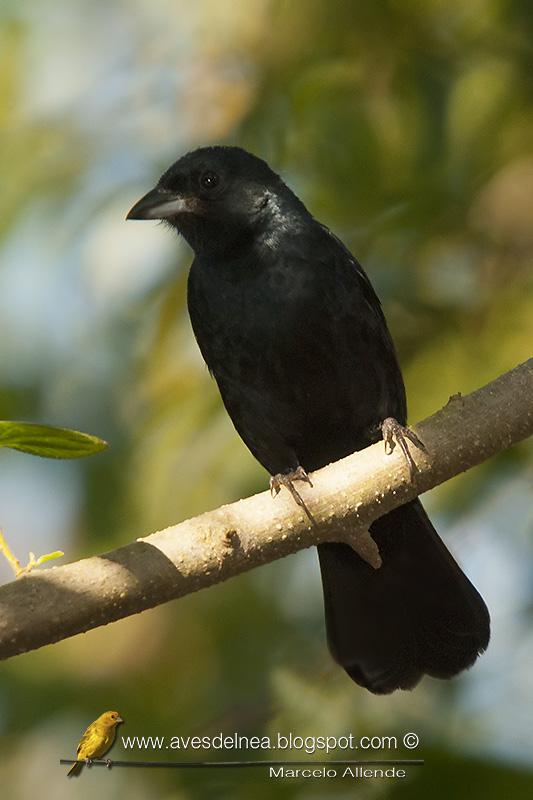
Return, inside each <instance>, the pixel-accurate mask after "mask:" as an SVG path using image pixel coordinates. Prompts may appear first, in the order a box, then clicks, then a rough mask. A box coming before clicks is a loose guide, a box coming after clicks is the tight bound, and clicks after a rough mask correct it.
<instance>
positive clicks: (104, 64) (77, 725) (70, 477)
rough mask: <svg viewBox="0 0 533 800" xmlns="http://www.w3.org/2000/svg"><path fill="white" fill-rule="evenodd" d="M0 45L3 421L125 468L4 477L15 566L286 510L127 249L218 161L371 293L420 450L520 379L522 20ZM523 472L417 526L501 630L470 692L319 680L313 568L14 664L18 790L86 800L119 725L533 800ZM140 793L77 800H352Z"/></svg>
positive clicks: (312, 19) (379, 788) (527, 19)
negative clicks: (447, 556)
mask: <svg viewBox="0 0 533 800" xmlns="http://www.w3.org/2000/svg"><path fill="white" fill-rule="evenodd" d="M0 21H1V22H2V29H1V31H0V159H1V169H2V177H3V186H2V189H3V191H2V193H1V196H0V358H1V363H2V374H1V380H0V412H1V415H2V416H3V417H6V418H7V417H9V418H23V419H42V420H45V421H46V422H47V423H50V424H66V425H68V426H70V427H73V428H79V429H83V430H91V431H95V432H97V433H98V434H99V435H102V436H103V437H104V438H105V439H106V440H107V441H109V442H110V444H111V448H110V449H109V450H108V451H107V452H105V453H103V454H102V455H100V456H99V457H98V458H97V459H89V460H87V461H86V462H83V463H64V464H63V463H61V464H57V465H56V464H48V463H44V464H40V463H36V462H33V461H32V460H30V459H26V460H25V461H24V466H22V465H21V464H22V462H21V461H19V456H18V454H16V453H8V452H6V451H3V452H2V465H1V469H0V507H1V509H2V511H1V514H2V518H3V523H4V524H6V526H7V525H8V526H9V530H10V531H14V530H17V531H20V537H21V539H23V540H24V541H25V543H26V544H27V545H28V547H27V549H30V548H34V549H38V550H39V551H42V550H43V549H44V546H43V542H45V543H46V544H52V546H58V545H61V546H62V548H63V549H64V550H65V552H66V553H67V556H68V557H69V558H72V559H73V558H75V557H78V556H82V555H86V554H93V553H97V552H100V551H102V550H103V549H109V548H112V547H115V546H117V545H118V544H120V543H121V542H125V541H129V540H131V539H133V538H134V537H136V536H141V535H143V534H146V533H147V532H149V531H150V530H151V529H154V528H157V527H163V526H165V525H168V524H170V523H173V522H175V521H177V520H179V519H182V518H184V517H186V516H190V515H193V514H196V513H199V512H201V511H204V510H206V509H208V508H213V507H216V506H218V505H220V504H221V503H223V502H229V501H231V500H233V499H236V498H238V497H240V496H244V495H247V494H249V493H251V492H253V491H258V490H261V489H263V488H265V486H266V484H267V476H266V475H265V474H264V472H263V470H262V469H261V468H260V467H259V466H258V465H257V464H256V463H255V462H254V460H253V459H252V457H251V456H250V454H249V453H248V452H247V450H246V448H245V447H244V445H243V444H242V443H241V442H240V440H239V439H238V437H237V435H236V434H235V432H234V430H233V428H232V426H231V423H230V422H229V420H228V419H227V416H226V414H225V412H224V410H223V409H222V406H221V403H220V400H219V397H218V393H217V390H216V387H215V386H214V385H213V382H212V381H211V380H210V378H209V376H208V373H207V370H206V369H205V367H204V365H203V364H202V361H201V358H200V356H199V354H198V351H197V348H196V345H195V343H194V340H193V337H192V333H191V330H190V325H189V321H188V318H187V314H186V310H185V291H186V280H187V269H188V264H189V262H190V253H189V252H188V251H187V249H186V247H185V246H184V245H183V243H181V242H179V241H177V240H175V239H174V238H173V237H172V236H171V235H170V234H169V233H168V231H165V230H164V229H161V228H160V227H158V226H157V225H153V226H152V225H149V224H146V225H141V224H138V223H137V224H134V223H125V222H124V215H125V213H126V211H127V209H128V208H129V207H130V206H131V205H132V203H133V201H134V200H135V199H137V198H138V197H139V196H140V195H141V193H143V192H144V191H146V189H148V188H149V187H150V186H151V185H153V182H154V180H155V179H156V178H157V177H158V175H159V174H160V172H161V171H162V170H163V169H164V168H165V167H166V166H168V164H169V163H170V162H171V161H173V160H174V159H175V158H176V157H178V156H179V155H180V154H181V153H182V152H183V151H185V150H187V149H189V148H192V147H195V146H197V145H199V144H206V143H211V142H215V141H224V142H228V143H233V144H240V145H243V146H245V147H247V148H249V149H250V150H252V151H254V152H256V153H257V154H259V155H262V156H263V157H265V158H266V159H267V160H268V161H269V162H270V163H271V164H272V165H273V166H274V167H275V168H277V169H278V170H279V171H280V172H282V173H283V175H284V177H285V178H286V180H287V182H288V183H289V184H290V185H291V186H293V187H294V188H295V190H296V191H297V193H298V194H299V195H300V196H301V197H302V198H303V199H304V200H305V202H306V204H307V205H308V207H309V208H310V209H311V210H312V211H313V213H314V214H315V215H316V216H317V217H318V218H319V219H321V220H322V221H323V222H325V223H326V224H328V225H329V226H330V227H331V228H333V229H334V230H335V232H336V233H338V234H339V235H340V236H341V237H342V238H343V239H344V241H345V242H346V243H347V244H348V245H349V246H350V248H351V249H352V250H353V252H354V253H355V254H356V255H357V257H358V258H359V259H360V261H361V262H362V263H363V264H364V266H365V268H366V269H367V271H368V273H369V275H370V276H371V278H372V281H373V283H374V284H375V286H376V288H377V290H378V293H379V295H380V297H381V298H382V301H383V305H384V308H385V312H386V315H387V318H388V320H389V324H390V327H391V330H392V333H393V336H394V339H395V342H396V343H397V347H398V351H399V355H400V360H401V363H402V366H403V368H404V373H405V378H406V383H407V388H408V397H409V405H410V416H411V419H412V420H416V419H420V418H421V417H423V416H425V415H427V414H429V413H431V412H432V411H434V410H435V409H436V408H438V407H439V406H441V405H443V404H444V403H445V402H446V401H447V399H448V397H449V395H450V394H453V393H455V392H457V391H461V392H463V393H466V392H468V391H470V390H472V389H474V388H476V387H478V386H480V385H482V384H484V383H486V382H487V381H488V380H490V379H492V378H494V377H496V376H497V375H498V374H500V373H501V372H503V371H505V370H507V369H509V368H511V367H513V366H515V364H517V363H518V362H520V361H522V360H524V359H525V358H527V357H528V356H530V355H531V342H532V341H533V293H532V291H531V284H532V282H533V277H532V276H533V269H532V267H533V205H532V203H531V200H530V198H531V196H532V193H533V145H532V143H533V84H532V82H531V75H532V74H533V44H532V42H533V8H532V6H531V3H529V2H527V1H526V0H471V2H470V3H467V4H466V3H464V2H460V0H447V2H444V0H425V1H424V2H422V0H380V1H379V2H374V3H368V2H362V0H361V2H357V1H356V0H353V2H343V0H332V1H331V2H325V0H305V1H304V0H291V2H288V0H248V2H245V1H244V0H237V1H236V2H234V3H232V4H228V3H222V2H219V1H218V0H206V2H203V3H197V4H194V5H193V4H190V3H186V2H185V0H174V2H170V0H153V2H151V3H142V2H141V0H128V2H126V0H118V1H117V2H116V3H112V4H109V3H105V2H103V0H96V2H93V3H84V2H82V1H81V0H70V2H67V0H43V2H41V3H39V4H37V3H32V2H31V0H17V2H15V0H11V1H10V0H5V2H4V3H3V4H2V5H1V8H0ZM28 461H30V462H31V466H30V465H27V464H26V462H28ZM530 464H531V448H530V446H528V445H527V444H525V445H522V446H520V447H516V448H514V449H513V450H512V451H510V452H508V453H504V454H501V455H500V456H499V457H498V458H495V459H493V460H492V461H491V462H490V463H488V464H485V465H483V466H482V467H480V468H478V469H476V470H473V471H471V472H469V473H468V474H467V475H465V476H460V477H458V478H456V479H454V480H453V481H450V482H448V483H447V484H446V485H445V486H443V487H441V488H440V489H438V490H436V491H434V492H433V493H431V496H430V497H429V498H428V505H430V506H431V511H432V513H433V515H434V516H436V518H437V525H438V527H439V529H440V530H441V531H442V533H443V535H444V536H445V537H448V538H451V539H452V544H453V545H454V546H455V549H456V550H458V551H459V555H460V557H461V559H462V561H463V562H464V563H465V566H466V569H467V572H468V573H469V574H470V575H472V577H473V580H474V581H475V582H476V584H477V585H478V586H479V588H480V589H481V591H482V593H483V594H484V595H485V596H486V597H487V599H488V601H489V605H490V606H491V610H492V613H493V621H494V625H493V628H494V634H493V642H492V644H491V647H490V648H489V651H488V652H487V654H486V655H485V656H483V658H482V659H481V660H480V662H479V663H478V664H477V665H476V667H475V668H474V669H473V670H472V671H471V672H470V673H469V674H468V675H466V676H463V677H462V678H461V679H458V680H456V681H453V682H451V683H449V684H446V685H441V684H440V683H438V682H436V681H430V680H426V681H424V683H423V685H422V686H421V687H419V688H418V689H417V690H416V691H415V692H414V693H412V694H402V695H394V696H392V697H389V698H375V697H371V696H370V695H367V694H365V693H364V692H363V691H360V690H358V689H357V688H356V687H355V686H354V685H353V684H352V683H351V682H350V681H349V679H348V678H347V677H346V676H345V675H344V674H343V673H342V672H341V670H339V669H337V668H336V667H335V666H334V665H333V664H332V662H331V660H330V657H329V655H328V654H327V652H326V647H325V642H324V632H323V622H322V608H321V598H320V588H319V580H318V573H317V568H316V564H315V557H314V553H312V552H309V553H307V552H306V553H300V554H299V555H298V556H296V557H291V558H289V559H285V560H284V561H283V562H282V563H279V564H274V565H269V566H267V567H264V568H262V569H261V570H256V571H255V572H254V574H251V575H244V576H241V577H239V578H237V579H234V580H232V581H230V582H229V583H228V584H224V585H222V586H218V587H216V588H213V589H211V590H209V591H208V592H204V593H200V594H198V595H195V596H190V597H187V598H184V599H183V600H180V601H179V602H177V603H172V604H170V605H168V606H164V607H162V608H159V609H155V610H153V611H150V612H145V613H143V614H141V615H139V616H136V617H135V618H131V619H128V620H124V621H123V622H120V623H115V624H114V625H112V626H109V627H106V628H102V629H98V630H95V631H92V632H90V633H88V634H86V635H84V636H79V637H76V638H74V639H71V640H67V641H65V642H62V643H59V644H56V645H52V646H50V647H47V648H44V649H42V650H40V651H38V652H35V653H31V654H28V655H25V656H21V657H18V658H16V659H14V660H11V661H9V662H7V663H5V664H4V665H3V666H2V668H1V673H0V726H1V728H0V729H1V731H2V733H3V734H4V739H3V744H4V747H3V759H2V765H1V767H0V780H1V781H2V785H4V786H8V787H9V790H10V796H12V797H13V798H27V797H30V796H33V795H34V794H35V791H36V789H37V791H39V792H40V793H41V795H43V797H48V796H50V797H54V798H61V797H63V796H65V797H66V795H67V791H68V792H69V793H70V794H71V793H72V786H71V785H68V788H67V781H66V779H65V778H64V771H66V770H63V769H62V768H61V769H60V768H59V767H58V766H57V762H58V759H59V758H60V757H68V756H69V755H70V754H71V753H72V752H73V751H74V746H75V743H76V742H77V741H78V739H79V736H80V733H81V732H82V731H83V729H84V728H85V727H86V725H87V724H88V722H90V721H91V720H92V719H94V718H95V716H97V715H98V714H99V713H100V712H101V711H102V710H104V709H105V708H117V709H118V710H119V711H120V713H121V715H122V716H123V717H124V719H125V720H126V723H125V725H124V726H122V729H121V731H120V733H121V734H124V735H126V734H135V733H138V734H144V735H149V734H156V735H162V734H167V735H172V734H180V733H181V734H183V735H187V734H191V735H192V734H202V733H209V732H217V731H218V730H223V731H227V732H233V731H234V730H237V731H239V732H241V733H243V734H246V733H248V734H249V735H252V734H256V735H260V734H261V733H262V732H264V731H269V732H274V731H277V730H280V731H282V732H287V731H289V730H292V731H293V732H295V733H297V734H300V735H305V734H306V733H308V734H315V735H318V734H320V735H322V734H327V733H331V734H341V733H346V732H348V731H352V732H354V733H355V734H358V735H363V734H369V735H374V734H378V735H379V734H382V735H385V734H397V733H398V734H400V733H401V732H402V731H406V730H414V731H416V732H417V733H418V734H419V735H420V737H421V741H422V745H423V746H422V747H421V748H420V750H419V751H417V753H416V755H417V756H418V755H420V756H422V757H425V758H426V766H425V767H423V768H417V770H418V771H417V772H416V773H413V774H411V777H410V779H409V782H408V783H406V784H405V785H400V784H398V783H388V782H387V783H385V782H381V783H379V782H372V783H370V782H369V783H365V784H363V785H361V784H360V785H359V786H358V787H357V789H358V790H359V791H360V792H361V793H362V794H363V793H366V795H368V796H370V797H394V796H396V795H397V796H398V797H402V796H403V795H406V794H407V793H408V794H409V796H410V797H413V798H416V797H426V796H427V794H428V793H431V794H432V795H435V796H437V797H438V796H439V792H440V794H441V795H442V796H452V795H453V796H454V797H455V796H457V797H461V796H463V795H466V792H467V790H468V791H469V792H471V789H470V788H469V787H471V785H475V786H476V787H479V792H478V793H479V794H481V793H483V796H484V797H487V798H491V797H498V798H499V797H500V796H501V795H502V792H504V791H505V793H506V794H507V792H508V793H509V795H510V796H512V797H516V798H520V797H522V796H524V797H525V795H526V792H527V793H528V795H529V794H531V790H532V788H533V777H532V774H531V772H529V771H528V769H529V768H530V766H531V764H530V760H531V750H532V747H533V738H532V734H531V724H530V720H531V704H532V701H533V687H532V684H531V677H530V674H531V669H530V665H531V660H532V658H533V639H532V636H531V633H530V626H531V613H532V609H533V595H532V588H531V587H532V586H533V568H532V567H531V564H532V563H533V560H532V554H533V553H532V550H533V545H532V537H531V511H530V499H529V498H528V491H530V485H528V483H530V481H528V479H527V477H526V479H524V473H525V472H526V471H528V470H530ZM37 498H40V499H37ZM4 520H5V521H4ZM11 520H13V521H11ZM15 523H17V524H15ZM21 546H22V545H21ZM6 577H7V576H6ZM119 738H120V735H119ZM114 755H115V756H116V757H121V756H122V755H124V754H123V752H122V751H121V747H120V743H118V744H117V746H116V748H115V750H114ZM151 755H153V757H154V758H157V757H158V754H157V753H154V754H150V756H151ZM165 755H166V754H165ZM183 755H184V757H186V758H189V757H194V755H196V754H193V755H192V756H191V753H187V754H183ZM233 755H234V754H231V753H225V754H224V756H225V757H228V758H230V757H232V756H233ZM242 755H243V756H244V757H246V755H248V754H242ZM255 755H257V753H256V754H255ZM269 755H271V756H272V757H273V754H269ZM292 755H293V757H297V754H292ZM378 755H379V754H374V753H373V754H372V756H373V757H374V756H375V757H378ZM389 755H390V754H389ZM411 755H412V753H411ZM201 756H204V753H201ZM253 756H254V754H250V757H253ZM128 757H132V758H133V757H149V756H148V754H147V753H144V754H142V755H139V754H137V753H136V754H133V753H129V754H128ZM213 757H220V754H213ZM332 757H339V754H332ZM133 773H134V771H133V770H131V771H129V770H112V771H107V770H106V771H104V770H96V769H94V770H92V771H91V770H86V771H85V774H84V775H83V776H82V778H80V780H79V781H77V783H76V792H77V794H78V795H79V796H80V797H85V796H86V797H89V796H91V797H93V796H94V792H95V791H97V792H99V793H102V792H105V796H106V797H110V798H111V797H117V798H118V797H122V796H124V793H125V792H127V793H128V796H129V797H132V798H133V799H134V800H135V798H136V797H139V798H141V797H142V798H145V797H146V796H152V795H153V793H154V792H156V793H157V796H161V797H165V798H190V797H191V798H192V797H211V796H213V795H215V796H231V797H236V798H238V797H243V798H248V797H249V796H250V794H251V793H254V796H257V797H270V796H272V795H273V794H275V795H276V796H279V797H288V798H289V797H291V798H292V797H317V798H319V797H320V798H322V797H328V796H338V797H352V796H353V792H354V785H353V784H352V783H350V784H346V783H344V782H329V783H325V782H318V781H315V782H300V781H295V782H289V781H286V782H283V783H282V782H280V781H278V782H276V783H273V782H272V781H269V780H268V779H267V778H266V777H265V776H264V775H263V774H260V771H258V770H250V771H249V772H247V771H241V772H239V774H238V775H237V774H235V773H229V772H226V773H216V774H215V773H202V772H200V771H198V772H187V773H185V772H183V773H182V772H177V771H176V773H173V772H171V771H168V772H167V771H155V770H154V771H153V772H141V771H135V774H133ZM104 786H105V788H104Z"/></svg>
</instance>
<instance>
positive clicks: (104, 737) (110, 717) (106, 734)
mask: <svg viewBox="0 0 533 800" xmlns="http://www.w3.org/2000/svg"><path fill="white" fill-rule="evenodd" d="M121 722H124V720H123V719H122V717H121V716H120V714H119V713H118V711H104V713H103V714H100V716H99V717H98V719H95V721H94V722H91V724H90V725H89V727H88V728H87V730H86V731H85V733H84V734H83V736H82V737H81V739H80V743H79V745H78V749H77V751H76V758H77V761H76V763H75V764H73V765H72V766H71V768H70V769H69V771H68V773H67V774H68V776H69V777H72V776H73V775H79V774H80V772H81V770H82V768H83V762H90V761H91V759H93V758H102V756H103V755H105V754H106V753H107V751H108V750H109V749H110V748H111V746H112V745H113V742H114V741H115V736H116V732H117V725H119V724H120V723H121Z"/></svg>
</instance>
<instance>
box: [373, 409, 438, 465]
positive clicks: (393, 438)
mask: <svg viewBox="0 0 533 800" xmlns="http://www.w3.org/2000/svg"><path fill="white" fill-rule="evenodd" d="M381 433H382V436H383V441H384V443H385V452H386V453H388V455H390V454H391V453H392V451H393V450H394V447H395V445H396V442H398V444H399V445H400V449H401V451H402V453H403V455H404V458H405V460H406V462H407V466H408V467H409V476H410V478H411V480H413V478H414V476H415V473H416V472H417V471H418V468H417V466H416V464H415V462H414V460H413V457H412V455H411V453H410V451H409V446H408V444H407V440H409V441H410V442H411V443H412V444H414V445H415V447H417V448H418V449H419V450H422V452H423V453H427V448H426V446H425V444H424V443H423V442H422V441H421V440H420V439H419V438H418V436H417V435H416V433H415V432H414V431H412V430H411V429H410V428H407V427H405V426H404V425H400V423H399V422H398V420H396V419H394V417H387V419H384V420H383V422H382V423H381Z"/></svg>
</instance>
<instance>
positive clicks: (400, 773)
mask: <svg viewBox="0 0 533 800" xmlns="http://www.w3.org/2000/svg"><path fill="white" fill-rule="evenodd" d="M268 775H269V777H270V778H337V777H338V778H405V777H406V775H407V772H406V770H405V769H402V768H400V767H396V766H391V767H387V768H384V767H360V766H355V765H354V766H351V767H350V766H345V767H343V768H342V769H339V768H336V767H319V766H316V767H311V766H309V767H284V766H280V767H277V766H276V767H269V771H268Z"/></svg>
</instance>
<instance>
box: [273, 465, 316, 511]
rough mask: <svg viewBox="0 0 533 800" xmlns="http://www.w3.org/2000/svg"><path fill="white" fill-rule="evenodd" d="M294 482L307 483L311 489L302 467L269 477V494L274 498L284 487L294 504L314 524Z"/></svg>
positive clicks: (309, 479)
mask: <svg viewBox="0 0 533 800" xmlns="http://www.w3.org/2000/svg"><path fill="white" fill-rule="evenodd" d="M294 481H302V482H303V483H308V484H309V486H311V487H312V486H313V484H312V482H311V478H310V477H309V475H308V474H307V472H306V471H305V469H304V468H303V467H296V469H295V470H293V471H292V472H279V473H278V474H277V475H272V476H271V477H270V494H271V495H272V497H276V496H277V495H278V494H279V492H280V490H281V487H282V486H285V487H286V488H287V489H288V490H289V492H290V493H291V495H292V496H293V499H294V500H295V501H296V503H298V505H299V506H300V507H301V508H303V510H304V511H305V513H306V514H307V516H308V517H309V519H310V520H311V522H312V523H313V524H314V522H315V521H314V519H313V517H312V516H311V512H310V511H309V509H308V508H307V506H306V504H305V501H304V499H303V497H302V496H301V494H300V493H299V491H298V490H297V489H296V488H295V486H294Z"/></svg>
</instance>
